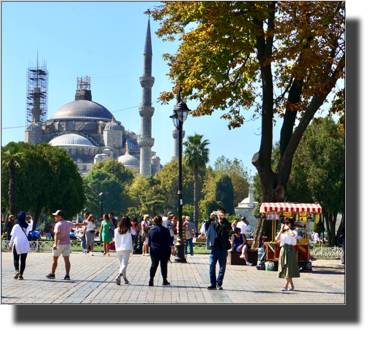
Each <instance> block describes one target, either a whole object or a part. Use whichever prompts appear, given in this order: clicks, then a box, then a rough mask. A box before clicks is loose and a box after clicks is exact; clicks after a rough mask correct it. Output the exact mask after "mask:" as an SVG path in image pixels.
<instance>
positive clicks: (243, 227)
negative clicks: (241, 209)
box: [237, 217, 251, 236]
mask: <svg viewBox="0 0 380 349" xmlns="http://www.w3.org/2000/svg"><path fill="white" fill-rule="evenodd" d="M237 227H238V228H240V230H241V234H242V235H244V236H245V231H246V230H247V229H251V226H250V225H249V222H248V221H247V218H246V217H243V218H242V219H241V221H240V222H239V223H238V224H237Z"/></svg>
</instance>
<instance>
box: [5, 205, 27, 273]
mask: <svg viewBox="0 0 380 349" xmlns="http://www.w3.org/2000/svg"><path fill="white" fill-rule="evenodd" d="M32 229H33V220H32V218H31V222H30V224H28V223H27V222H25V212H23V211H21V212H20V213H19V214H18V221H17V224H14V225H13V227H12V231H11V239H10V242H9V247H8V250H9V251H10V250H11V249H12V247H13V264H14V267H15V272H16V273H15V276H14V278H15V279H17V278H18V279H19V280H23V274H24V270H25V266H26V257H27V255H28V252H29V251H30V246H29V240H28V233H29V232H30V231H32ZM20 259H21V263H20Z"/></svg>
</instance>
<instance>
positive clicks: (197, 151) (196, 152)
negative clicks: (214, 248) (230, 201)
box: [183, 134, 210, 229]
mask: <svg viewBox="0 0 380 349" xmlns="http://www.w3.org/2000/svg"><path fill="white" fill-rule="evenodd" d="M202 138H203V136H201V135H198V134H195V135H194V136H188V137H187V141H186V142H184V143H183V145H184V146H185V147H186V148H185V150H184V152H183V160H184V163H185V166H187V167H190V168H191V169H192V170H193V171H194V216H193V219H194V225H195V229H198V192H199V190H198V182H199V170H200V169H204V168H206V164H207V163H208V162H209V152H210V149H209V148H207V146H208V145H209V144H210V142H209V140H207V139H205V140H204V141H202Z"/></svg>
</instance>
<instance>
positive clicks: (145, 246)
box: [141, 214, 162, 256]
mask: <svg viewBox="0 0 380 349" xmlns="http://www.w3.org/2000/svg"><path fill="white" fill-rule="evenodd" d="M161 219H162V218H161ZM150 228H152V227H151V226H150V224H149V215H148V214H145V215H144V217H143V221H142V222H141V230H142V239H143V256H149V251H148V235H149V230H150Z"/></svg>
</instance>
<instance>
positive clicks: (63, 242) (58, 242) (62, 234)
mask: <svg viewBox="0 0 380 349" xmlns="http://www.w3.org/2000/svg"><path fill="white" fill-rule="evenodd" d="M52 215H53V216H54V220H55V222H56V224H55V226H54V233H55V235H54V244H53V261H52V263H51V272H50V273H49V274H48V275H46V277H47V278H48V279H55V271H56V269H57V266H58V258H59V256H60V255H62V257H63V260H64V261H65V270H66V275H65V277H64V278H63V280H70V267H71V265H70V253H71V240H70V232H71V229H72V228H77V227H83V226H86V225H87V224H88V223H87V222H84V223H73V222H70V221H65V219H64V213H63V211H61V210H57V211H56V212H54V213H53V214H52Z"/></svg>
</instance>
